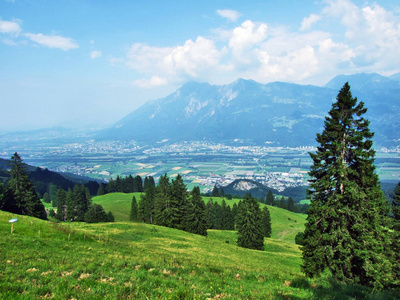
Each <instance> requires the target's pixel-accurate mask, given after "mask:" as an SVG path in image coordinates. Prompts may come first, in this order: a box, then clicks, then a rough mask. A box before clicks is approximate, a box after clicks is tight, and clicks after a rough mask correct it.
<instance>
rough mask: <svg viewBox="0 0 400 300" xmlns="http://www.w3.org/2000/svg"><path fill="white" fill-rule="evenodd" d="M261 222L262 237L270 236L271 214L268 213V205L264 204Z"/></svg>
mask: <svg viewBox="0 0 400 300" xmlns="http://www.w3.org/2000/svg"><path fill="white" fill-rule="evenodd" d="M261 222H262V229H263V235H264V237H267V238H269V237H271V215H270V213H269V210H268V207H266V206H264V208H263V210H262V213H261Z"/></svg>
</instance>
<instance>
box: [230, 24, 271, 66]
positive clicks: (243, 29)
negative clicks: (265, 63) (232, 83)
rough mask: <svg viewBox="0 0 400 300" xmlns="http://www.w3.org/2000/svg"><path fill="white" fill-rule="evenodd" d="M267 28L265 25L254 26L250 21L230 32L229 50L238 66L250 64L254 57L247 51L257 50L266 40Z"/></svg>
mask: <svg viewBox="0 0 400 300" xmlns="http://www.w3.org/2000/svg"><path fill="white" fill-rule="evenodd" d="M267 29H268V26H267V24H265V23H262V24H259V25H256V24H255V23H253V22H252V21H250V20H247V21H245V22H243V23H242V24H241V25H240V26H239V27H236V28H235V29H233V31H232V36H231V38H230V39H229V48H230V49H231V50H232V54H233V57H234V59H235V60H236V61H237V63H239V64H251V63H252V61H253V58H254V56H253V55H249V53H248V52H249V50H251V49H253V48H257V47H258V46H259V45H260V44H261V43H262V42H263V41H264V40H265V39H266V38H267Z"/></svg>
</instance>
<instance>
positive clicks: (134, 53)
mask: <svg viewBox="0 0 400 300" xmlns="http://www.w3.org/2000/svg"><path fill="white" fill-rule="evenodd" d="M220 57H221V52H220V51H218V50H217V48H216V47H215V45H214V42H213V41H212V40H209V39H206V38H204V37H198V38H197V39H196V41H192V40H187V41H186V42H185V44H184V45H181V46H176V47H151V46H148V45H145V44H141V43H135V44H133V45H132V46H131V48H130V49H129V51H128V54H127V58H128V60H127V65H128V66H129V67H131V68H133V69H135V70H137V71H139V72H141V73H144V74H160V75H158V76H156V77H154V78H152V79H153V82H154V80H155V78H168V81H169V82H180V81H184V80H187V79H194V78H197V79H201V78H205V75H207V74H209V72H210V71H211V70H213V69H215V68H218V64H219V61H220ZM139 83H140V82H139ZM163 83H164V82H163Z"/></svg>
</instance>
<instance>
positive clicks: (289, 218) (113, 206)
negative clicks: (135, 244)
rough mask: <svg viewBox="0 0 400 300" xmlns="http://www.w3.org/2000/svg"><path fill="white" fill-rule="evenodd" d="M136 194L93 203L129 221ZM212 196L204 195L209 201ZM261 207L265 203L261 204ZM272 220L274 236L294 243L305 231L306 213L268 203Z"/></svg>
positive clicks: (109, 196) (105, 197)
mask: <svg viewBox="0 0 400 300" xmlns="http://www.w3.org/2000/svg"><path fill="white" fill-rule="evenodd" d="M133 195H135V197H136V200H137V201H139V200H140V193H134V194H124V193H112V194H106V195H103V196H97V197H94V198H93V203H98V204H101V205H102V206H103V207H104V210H105V211H106V212H108V211H111V212H112V213H113V215H114V217H115V221H117V222H122V221H129V213H130V209H131V201H132V197H133ZM210 199H211V198H210V197H203V200H204V201H205V202H206V203H207V202H208V201H210ZM212 200H213V201H214V202H218V203H220V204H221V203H222V200H223V199H222V198H219V197H217V198H215V197H214V198H212ZM225 201H226V203H227V205H229V206H232V205H233V204H234V203H236V204H237V203H239V201H240V200H239V199H232V200H225ZM260 206H261V208H262V207H263V206H264V204H260ZM268 209H269V211H270V214H271V221H272V236H271V237H272V238H274V239H277V240H282V241H287V242H292V243H294V237H295V236H296V234H297V233H298V232H300V231H304V223H305V220H306V215H303V214H296V213H293V212H290V211H287V210H285V209H281V208H278V207H273V206H269V205H268Z"/></svg>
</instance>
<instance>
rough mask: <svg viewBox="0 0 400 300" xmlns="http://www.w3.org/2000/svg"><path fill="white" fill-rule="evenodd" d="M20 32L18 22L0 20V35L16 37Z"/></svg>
mask: <svg viewBox="0 0 400 300" xmlns="http://www.w3.org/2000/svg"><path fill="white" fill-rule="evenodd" d="M21 31H22V29H21V26H20V25H19V22H18V21H3V20H0V33H6V34H12V35H18V34H19V33H20V32H21Z"/></svg>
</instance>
